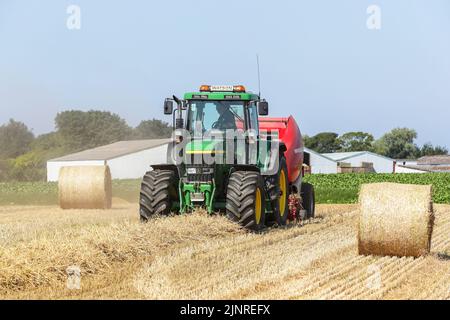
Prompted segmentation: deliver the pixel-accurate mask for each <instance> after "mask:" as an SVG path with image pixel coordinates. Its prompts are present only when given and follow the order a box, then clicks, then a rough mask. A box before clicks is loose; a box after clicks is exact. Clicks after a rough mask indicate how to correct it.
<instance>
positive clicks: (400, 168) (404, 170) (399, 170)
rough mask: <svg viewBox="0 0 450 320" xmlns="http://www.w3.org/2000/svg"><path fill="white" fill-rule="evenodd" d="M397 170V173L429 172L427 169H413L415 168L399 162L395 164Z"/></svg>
mask: <svg viewBox="0 0 450 320" xmlns="http://www.w3.org/2000/svg"><path fill="white" fill-rule="evenodd" d="M395 172H396V173H427V171H423V170H418V169H413V168H405V167H403V166H401V165H398V164H397V165H396V166H395Z"/></svg>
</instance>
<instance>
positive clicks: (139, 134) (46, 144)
mask: <svg viewBox="0 0 450 320" xmlns="http://www.w3.org/2000/svg"><path fill="white" fill-rule="evenodd" d="M171 134H172V127H171V125H169V124H168V123H166V122H163V121H161V120H158V119H152V120H144V121H141V123H139V125H138V126H137V127H134V128H133V127H131V126H129V125H128V124H127V122H126V121H125V120H124V119H122V118H121V117H120V116H119V115H117V114H113V113H111V112H107V111H96V110H90V111H86V112H85V111H77V110H70V111H63V112H60V113H58V114H57V115H56V117H55V131H53V132H50V133H46V134H41V135H38V136H35V135H34V134H33V132H32V131H31V130H30V129H29V128H28V127H27V125H26V124H24V123H22V122H20V121H15V120H14V119H10V120H9V122H8V123H6V124H3V125H1V126H0V181H7V180H18V181H38V180H45V179H46V163H47V160H49V159H52V158H56V157H59V156H63V155H65V154H68V153H73V152H78V151H81V150H85V149H89V148H95V147H98V146H101V145H105V144H109V143H113V142H117V141H120V140H137V139H157V138H168V137H170V136H171Z"/></svg>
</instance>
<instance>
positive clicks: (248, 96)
mask: <svg viewBox="0 0 450 320" xmlns="http://www.w3.org/2000/svg"><path fill="white" fill-rule="evenodd" d="M184 99H185V100H246V101H251V100H258V99H259V96H258V95H257V94H254V93H252V92H231V91H229V92H227V91H225V92H222V91H220V92H187V93H185V94H184Z"/></svg>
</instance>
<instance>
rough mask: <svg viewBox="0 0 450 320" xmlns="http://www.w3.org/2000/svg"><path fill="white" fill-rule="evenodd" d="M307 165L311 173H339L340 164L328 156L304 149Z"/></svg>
mask: <svg viewBox="0 0 450 320" xmlns="http://www.w3.org/2000/svg"><path fill="white" fill-rule="evenodd" d="M304 152H305V163H307V164H308V165H309V170H310V173H312V174H315V173H337V172H338V163H337V161H336V160H333V159H332V158H330V157H327V156H326V155H323V154H321V153H318V152H316V151H314V150H311V149H308V148H304Z"/></svg>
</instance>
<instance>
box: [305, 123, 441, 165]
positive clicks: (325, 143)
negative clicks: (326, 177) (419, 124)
mask: <svg viewBox="0 0 450 320" xmlns="http://www.w3.org/2000/svg"><path fill="white" fill-rule="evenodd" d="M303 138H304V142H305V146H306V147H307V148H310V149H312V150H314V151H317V152H319V153H331V152H352V151H371V152H375V153H378V154H381V155H384V156H386V157H389V158H392V159H417V158H420V157H423V156H432V155H443V154H448V150H447V148H445V147H442V146H433V145H432V144H431V143H425V144H424V145H423V146H419V145H417V144H416V143H415V139H417V132H416V131H415V130H414V129H409V128H395V129H393V130H391V131H390V132H387V133H385V134H384V135H383V136H381V137H380V138H379V139H377V140H375V139H374V137H373V135H371V134H370V133H367V132H360V131H356V132H347V133H344V134H342V135H338V134H337V133H335V132H321V133H318V134H316V135H314V136H311V137H310V136H308V135H305V136H304V137H303Z"/></svg>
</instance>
